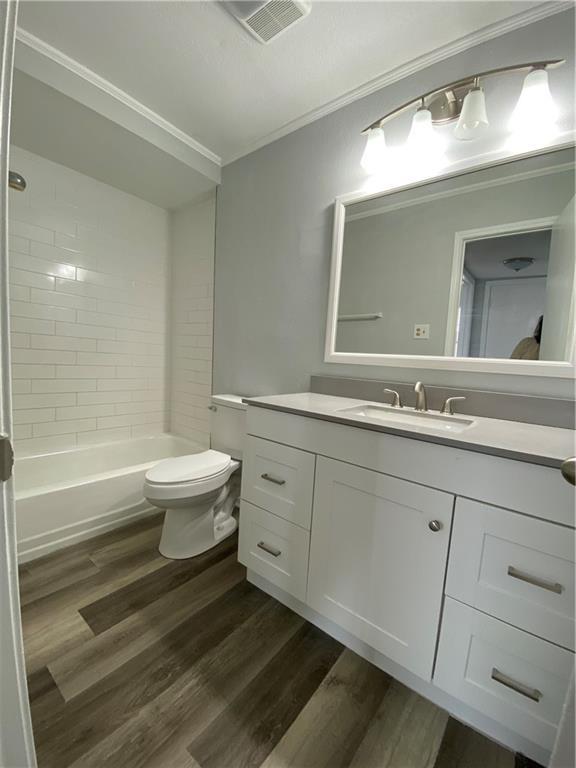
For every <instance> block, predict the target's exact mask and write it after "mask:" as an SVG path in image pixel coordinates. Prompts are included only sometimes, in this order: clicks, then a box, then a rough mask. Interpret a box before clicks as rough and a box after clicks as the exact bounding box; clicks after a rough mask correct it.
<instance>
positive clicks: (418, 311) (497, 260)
mask: <svg viewBox="0 0 576 768" xmlns="http://www.w3.org/2000/svg"><path fill="white" fill-rule="evenodd" d="M574 179H575V173H574V151H573V149H564V150H559V151H554V152H550V153H545V154H542V155H537V156H533V157H530V158H525V159H522V160H516V161H512V162H508V163H505V164H502V165H498V166H493V167H490V168H485V169H482V170H475V171H472V172H468V173H464V174H461V175H458V176H453V177H451V178H445V179H441V180H438V181H435V182H429V183H427V184H423V185H420V186H418V187H413V188H410V189H404V190H399V191H397V192H393V193H389V194H386V195H381V196H378V197H371V198H370V199H366V200H362V201H360V202H355V203H352V204H350V205H347V206H346V212H345V224H344V235H343V249H342V266H341V275H340V277H341V279H340V292H339V297H338V310H337V312H338V322H337V330H336V345H335V351H336V352H352V353H362V354H388V355H424V356H450V357H468V358H490V359H506V360H515V359H520V360H546V361H565V360H569V359H570V358H571V354H572V345H573V324H574V321H573V317H572V314H571V313H572V312H573V301H574V276H575V243H574Z"/></svg>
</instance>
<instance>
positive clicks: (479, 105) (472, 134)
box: [454, 78, 490, 141]
mask: <svg viewBox="0 0 576 768" xmlns="http://www.w3.org/2000/svg"><path fill="white" fill-rule="evenodd" d="M489 126H490V123H489V122H488V115H487V114H486V97H485V95H484V88H481V87H480V80H479V78H476V80H475V81H474V86H473V88H471V89H470V90H469V91H468V93H467V94H466V96H465V97H464V102H463V103H462V111H461V112H460V117H459V119H458V123H457V125H456V128H455V129H454V136H456V138H457V139H460V140H461V141H470V140H471V139H476V138H478V137H479V136H482V135H483V134H484V133H485V132H486V129H487V128H488V127H489Z"/></svg>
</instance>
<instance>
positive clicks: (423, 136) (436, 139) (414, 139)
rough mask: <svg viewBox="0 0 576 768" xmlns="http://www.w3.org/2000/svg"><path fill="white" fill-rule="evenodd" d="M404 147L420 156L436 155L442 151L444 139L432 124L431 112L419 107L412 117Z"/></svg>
mask: <svg viewBox="0 0 576 768" xmlns="http://www.w3.org/2000/svg"><path fill="white" fill-rule="evenodd" d="M406 147H407V148H408V149H409V150H410V151H411V152H416V153H417V154H419V155H422V156H429V155H438V154H441V153H443V151H444V141H443V140H442V138H441V137H440V136H439V135H438V133H437V131H436V129H435V128H434V126H433V124H432V113H431V112H430V110H429V109H426V108H423V107H421V108H420V109H418V110H417V111H416V114H415V115H414V117H413V118H412V127H411V128H410V133H409V134H408V139H407V141H406Z"/></svg>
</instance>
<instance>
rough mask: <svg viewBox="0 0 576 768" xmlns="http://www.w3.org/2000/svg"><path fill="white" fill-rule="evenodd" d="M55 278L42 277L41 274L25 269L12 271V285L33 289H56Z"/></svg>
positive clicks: (12, 269)
mask: <svg viewBox="0 0 576 768" xmlns="http://www.w3.org/2000/svg"><path fill="white" fill-rule="evenodd" d="M55 280H56V278H55V277H52V276H51V275H41V274H40V273H39V272H27V271H26V270H24V269H15V268H11V269H10V285H28V286H30V287H31V288H45V289H47V290H50V289H51V288H54V281H55Z"/></svg>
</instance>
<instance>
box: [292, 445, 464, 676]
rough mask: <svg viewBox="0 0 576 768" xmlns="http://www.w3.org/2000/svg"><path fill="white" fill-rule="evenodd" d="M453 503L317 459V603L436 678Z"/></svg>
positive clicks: (313, 582)
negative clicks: (436, 649)
mask: <svg viewBox="0 0 576 768" xmlns="http://www.w3.org/2000/svg"><path fill="white" fill-rule="evenodd" d="M453 503H454V498H453V496H451V495H450V494H447V493H443V492H442V491H436V490H433V489H432V488H426V487H424V486H421V485H417V484H415V483H409V482H406V481H404V480H398V479H397V478H394V477H389V476H387V475H384V474H380V473H378V472H373V471H371V470H367V469H362V468H361V467H356V466H353V465H351V464H345V463H344V462H341V461H333V460H331V459H326V458H323V457H319V458H318V459H317V465H316V484H315V495H314V516H313V522H312V541H311V548H310V567H309V574H308V600H307V602H308V604H309V605H310V606H311V607H312V608H314V609H315V610H317V611H318V613H320V614H322V615H323V616H326V617H327V618H329V619H331V620H332V621H334V622H335V623H337V624H338V625H340V626H341V627H344V628H345V629H346V630H348V631H349V632H350V633H351V634H353V635H355V636H356V637H358V638H359V639H361V640H363V641H364V642H365V643H367V644H368V645H370V646H371V647H372V648H375V649H376V650H378V651H380V652H381V653H383V654H385V655H386V656H388V657H389V658H391V659H393V660H394V661H396V662H397V663H398V664H401V665H402V666H404V667H406V668H407V669H410V670H411V671H413V672H415V673H416V674H417V675H420V676H421V677H423V678H426V679H428V680H429V679H430V678H431V677H432V666H433V662H434V652H435V648H436V638H437V633H438V626H439V622H440V610H441V605H442V586H443V583H444V574H445V571H446V560H447V557H448V542H449V540H450V525H451V521H452V507H453Z"/></svg>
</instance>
